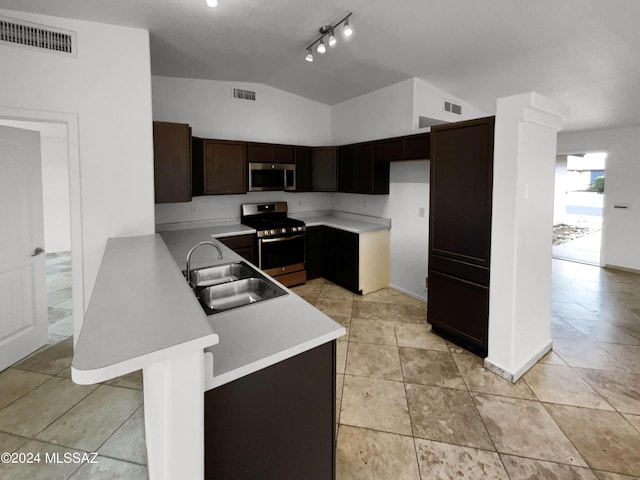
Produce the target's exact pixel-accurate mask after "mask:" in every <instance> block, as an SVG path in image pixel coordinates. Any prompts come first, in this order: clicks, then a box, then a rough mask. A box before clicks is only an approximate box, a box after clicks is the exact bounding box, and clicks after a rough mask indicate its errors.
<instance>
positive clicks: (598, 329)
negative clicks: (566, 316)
mask: <svg viewBox="0 0 640 480" xmlns="http://www.w3.org/2000/svg"><path fill="white" fill-rule="evenodd" d="M570 323H571V326H572V327H573V328H575V329H576V330H578V331H579V332H580V333H582V334H584V335H585V336H586V337H587V338H588V339H589V340H591V341H592V342H607V343H619V344H623V345H640V339H637V338H636V337H634V336H633V335H631V334H630V333H629V332H628V331H627V330H626V329H624V328H623V327H619V326H617V325H615V324H612V323H609V322H595V321H591V322H588V321H585V320H571V321H570Z"/></svg>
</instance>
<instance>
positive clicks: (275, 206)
mask: <svg viewBox="0 0 640 480" xmlns="http://www.w3.org/2000/svg"><path fill="white" fill-rule="evenodd" d="M287 212H288V207H287V202H273V203H247V204H244V205H242V211H241V217H240V221H241V222H242V223H243V224H244V225H247V226H249V227H251V228H254V229H255V230H256V231H257V233H258V267H259V268H260V270H262V271H264V272H265V273H266V274H268V275H271V276H272V277H274V278H276V280H278V281H279V282H280V283H282V284H283V285H286V286H287V287H291V286H293V285H299V284H301V283H304V282H306V281H307V273H306V270H305V237H306V233H305V232H306V229H307V228H306V227H305V224H304V222H303V221H302V220H296V219H293V218H289V217H288V216H287Z"/></svg>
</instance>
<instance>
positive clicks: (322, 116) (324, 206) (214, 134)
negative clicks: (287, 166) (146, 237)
mask: <svg viewBox="0 0 640 480" xmlns="http://www.w3.org/2000/svg"><path fill="white" fill-rule="evenodd" d="M152 87H153V119H154V120H158V121H168V122H178V123H188V124H189V125H191V128H192V132H193V135H194V136H200V137H204V138H217V139H226V140H243V141H252V142H269V143H285V144H294V145H315V146H320V145H330V144H331V129H330V124H331V107H329V106H328V105H324V104H322V103H318V102H314V101H312V100H308V99H306V98H303V97H299V96H297V95H293V94H291V93H288V92H284V91H282V90H278V89H276V88H272V87H269V86H266V85H261V84H256V83H243V82H222V81H211V80H193V79H184V78H171V77H157V76H154V77H153V78H152ZM234 87H236V88H242V89H248V90H253V91H255V92H256V101H255V102H254V101H247V100H238V99H234V98H232V96H231V93H232V89H233V88H234ZM263 201H287V202H289V210H290V211H291V212H304V211H313V210H328V209H329V208H331V194H327V193H304V194H296V193H285V192H252V193H248V194H246V195H221V196H218V195H213V196H203V197H195V198H194V199H193V201H192V202H188V203H172V204H158V205H156V223H157V224H158V225H160V224H164V223H177V222H194V221H204V220H215V219H222V218H234V217H239V216H240V205H241V204H243V203H254V202H263ZM160 228H161V227H160Z"/></svg>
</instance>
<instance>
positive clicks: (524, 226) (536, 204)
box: [485, 92, 566, 382]
mask: <svg viewBox="0 0 640 480" xmlns="http://www.w3.org/2000/svg"><path fill="white" fill-rule="evenodd" d="M564 116H566V115H565V113H564V109H563V108H561V107H560V106H558V105H556V104H555V103H553V102H552V101H551V100H549V99H547V98H545V97H543V96H541V95H539V94H537V93H534V92H530V93H525V94H521V95H515V96H511V97H506V98H501V99H498V107H497V112H496V127H495V146H494V174H493V214H492V227H491V283H490V295H489V355H488V357H487V358H486V359H485V366H486V367H487V368H488V369H490V370H492V371H493V372H495V373H497V374H499V375H501V376H503V377H504V378H507V379H508V380H510V381H512V382H515V381H516V380H518V379H519V378H520V377H521V376H522V375H524V373H525V372H526V371H527V370H528V369H529V368H530V367H531V366H532V365H533V364H534V363H535V362H536V361H538V360H539V359H540V358H541V357H542V356H544V354H546V353H547V352H548V351H549V350H550V349H551V347H552V343H551V333H550V325H551V247H552V228H553V195H554V172H555V159H556V135H557V132H558V130H559V129H560V127H561V125H562V118H563V117H564Z"/></svg>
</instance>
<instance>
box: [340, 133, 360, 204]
mask: <svg viewBox="0 0 640 480" xmlns="http://www.w3.org/2000/svg"><path fill="white" fill-rule="evenodd" d="M338 191H339V192H344V193H355V192H356V155H355V148H354V146H353V145H342V146H340V147H338Z"/></svg>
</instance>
